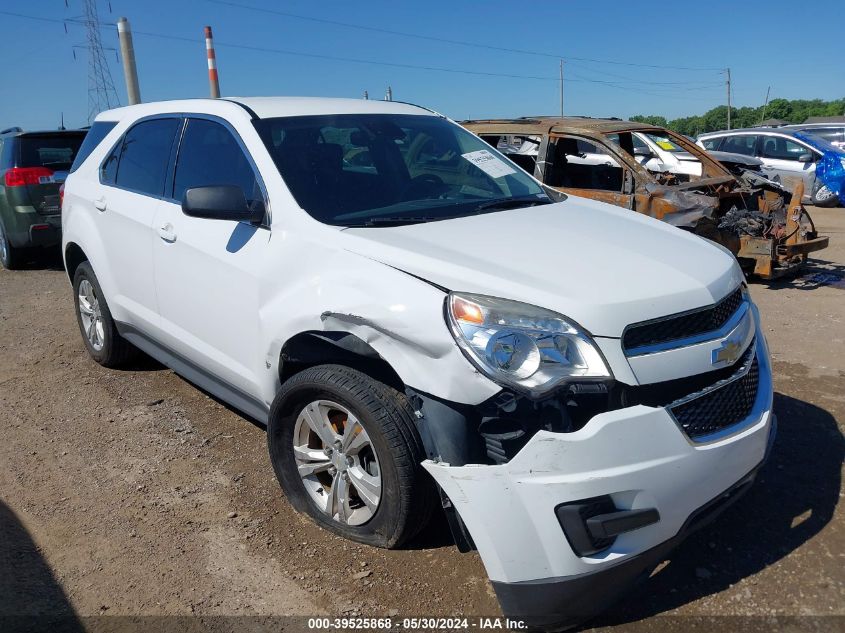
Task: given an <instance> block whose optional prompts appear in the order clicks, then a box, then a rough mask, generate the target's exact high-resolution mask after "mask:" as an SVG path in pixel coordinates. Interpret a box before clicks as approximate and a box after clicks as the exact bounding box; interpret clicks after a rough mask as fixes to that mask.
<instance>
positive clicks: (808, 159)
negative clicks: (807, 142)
mask: <svg viewBox="0 0 845 633" xmlns="http://www.w3.org/2000/svg"><path fill="white" fill-rule="evenodd" d="M798 162H799V163H812V162H813V155H812V154H811V153H810V152H807V153H806V154H801V156H799V157H798Z"/></svg>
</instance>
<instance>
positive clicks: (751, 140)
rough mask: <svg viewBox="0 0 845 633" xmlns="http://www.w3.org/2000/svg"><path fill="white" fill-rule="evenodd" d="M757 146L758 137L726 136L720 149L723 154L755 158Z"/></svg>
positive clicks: (743, 135)
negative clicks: (730, 153)
mask: <svg viewBox="0 0 845 633" xmlns="http://www.w3.org/2000/svg"><path fill="white" fill-rule="evenodd" d="M756 146H757V136H755V135H754V134H736V135H734V136H726V137H725V139H724V141H723V142H722V146H721V148H720V149H721V150H722V151H723V152H733V153H734V154H744V155H746V156H754V150H755V148H756Z"/></svg>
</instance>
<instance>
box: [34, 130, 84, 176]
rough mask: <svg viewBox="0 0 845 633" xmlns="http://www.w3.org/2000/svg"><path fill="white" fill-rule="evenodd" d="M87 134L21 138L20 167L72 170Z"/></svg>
mask: <svg viewBox="0 0 845 633" xmlns="http://www.w3.org/2000/svg"><path fill="white" fill-rule="evenodd" d="M83 138H85V133H84V132H81V133H75V134H52V135H47V134H44V135H27V136H21V137H20V156H19V158H18V167H47V168H49V169H52V170H54V171H62V170H67V169H70V166H71V163H73V159H74V157H75V156H76V152H78V151H79V146H80V145H82V139H83Z"/></svg>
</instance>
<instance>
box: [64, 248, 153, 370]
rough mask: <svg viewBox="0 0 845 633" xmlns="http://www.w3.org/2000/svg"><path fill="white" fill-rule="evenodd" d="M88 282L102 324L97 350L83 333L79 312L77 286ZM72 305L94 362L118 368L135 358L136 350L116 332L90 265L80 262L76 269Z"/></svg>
mask: <svg viewBox="0 0 845 633" xmlns="http://www.w3.org/2000/svg"><path fill="white" fill-rule="evenodd" d="M84 280H88V282H90V284H91V286H92V287H93V289H94V295H95V297H96V299H97V301H98V302H99V305H100V314H101V315H102V322H103V339H104V340H103V346H102V348H101V349H99V350H97V349H95V348H94V347H93V345H92V344H91V341H89V340H88V336H87V335H86V333H85V328H84V326H83V324H82V314H81V312H80V310H79V286H80V284H81V283H82V282H83V281H84ZM73 305H74V308H75V309H76V322H77V323H78V324H79V332H80V334H82V341H83V343H85V347H86V349H87V350H88V353H89V354H90V355H91V358H93V359H94V360H95V361H97V362H98V363H99V364H100V365H102V366H103V367H119V366H120V365H123V364H124V363H126V362H127V361H129V360H131V359H133V358H135V357H136V356H137V355H138V353H139V352H138V348H136V347H135V346H133V345H132V344H131V343H130V342H129V341H127V340H126V339H125V338H123V337H122V336H121V335H120V333H119V332H118V331H117V327H116V326H115V323H114V319H112V316H111V311H110V310H109V306H108V304H107V303H106V298H105V296H104V295H103V290H102V288H100V282H99V281H97V276H96V275H95V274H94V269H93V268H91V264H90V263H88V262H87V261H86V262H82V263H81V264H80V265H79V267H78V268H77V269H76V273H75V274H74V276H73Z"/></svg>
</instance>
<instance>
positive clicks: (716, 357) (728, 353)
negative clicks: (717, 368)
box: [710, 341, 742, 365]
mask: <svg viewBox="0 0 845 633" xmlns="http://www.w3.org/2000/svg"><path fill="white" fill-rule="evenodd" d="M741 349H742V348H741V346H740V344H739V343H737V342H736V341H725V342H724V343H722V346H721V347H718V348H716V349H714V350H713V351H712V352H711V354H710V363H711V364H713V365H720V364H721V363H727V364H729V365H730V364H731V363H733V362H734V361H736V359H737V358H739V355H740V350H741Z"/></svg>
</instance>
